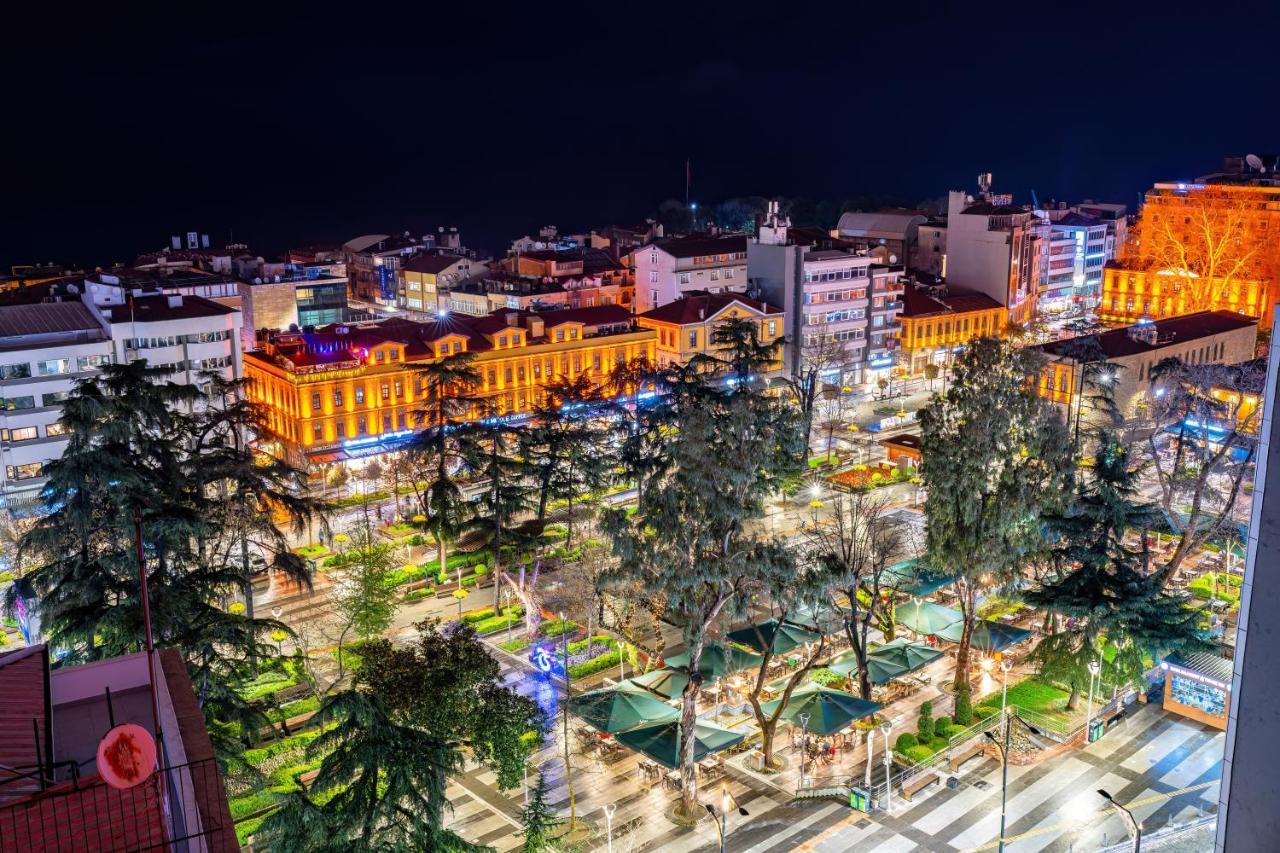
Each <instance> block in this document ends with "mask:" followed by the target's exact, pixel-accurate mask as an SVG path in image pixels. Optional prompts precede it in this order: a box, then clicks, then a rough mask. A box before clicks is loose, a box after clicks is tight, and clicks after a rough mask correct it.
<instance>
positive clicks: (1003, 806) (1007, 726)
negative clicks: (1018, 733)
mask: <svg viewBox="0 0 1280 853" xmlns="http://www.w3.org/2000/svg"><path fill="white" fill-rule="evenodd" d="M1014 720H1017V721H1018V722H1019V723H1022V725H1024V726H1026V728H1027V731H1029V732H1031V734H1032V735H1041V734H1042V733H1041V731H1040V730H1039V729H1037V728H1036V727H1035V726H1033V725H1031V724H1030V723H1028V722H1027V721H1026V720H1024V719H1022V718H1021V717H1019V716H1018V715H1017V714H1008V715H1007V716H1006V717H1005V719H1004V744H1003V745H1002V744H1001V743H1000V740H999V739H998V738H997V737H996V736H995V735H993V734H992V733H991V732H983V734H984V735H986V737H987V740H989V741H991V742H992V743H994V744H995V745H996V749H998V750H1000V762H1001V764H1002V765H1003V767H1002V770H1001V776H1000V853H1004V830H1005V818H1006V817H1007V815H1008V805H1009V734H1010V732H1011V731H1012V729H1013V721H1014ZM1031 742H1032V743H1034V744H1035V745H1036V746H1038V747H1042V744H1040V743H1039V742H1038V741H1036V739H1035V737H1032V739H1031Z"/></svg>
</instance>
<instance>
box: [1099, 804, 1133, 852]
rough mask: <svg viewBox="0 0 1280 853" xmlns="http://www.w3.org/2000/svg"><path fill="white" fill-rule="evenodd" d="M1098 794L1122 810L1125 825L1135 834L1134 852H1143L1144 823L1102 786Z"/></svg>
mask: <svg viewBox="0 0 1280 853" xmlns="http://www.w3.org/2000/svg"><path fill="white" fill-rule="evenodd" d="M1098 796H1099V797H1102V799H1104V800H1106V801H1107V802H1108V803H1110V804H1111V805H1112V806H1114V807H1115V809H1116V811H1118V812H1120V817H1121V818H1123V819H1124V822H1125V825H1126V826H1127V827H1128V828H1129V832H1130V833H1132V834H1133V853H1141V851H1142V824H1140V823H1138V819H1137V818H1135V817H1134V816H1133V812H1131V811H1129V810H1128V809H1126V808H1125V807H1124V806H1122V805H1120V804H1119V803H1117V802H1116V801H1115V799H1114V798H1112V796H1111V795H1110V794H1108V793H1107V792H1106V791H1104V790H1103V789H1102V788H1099V789H1098Z"/></svg>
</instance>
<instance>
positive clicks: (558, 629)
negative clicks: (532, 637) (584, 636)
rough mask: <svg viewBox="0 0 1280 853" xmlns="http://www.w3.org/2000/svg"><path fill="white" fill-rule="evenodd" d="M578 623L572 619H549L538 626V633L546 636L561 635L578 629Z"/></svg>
mask: <svg viewBox="0 0 1280 853" xmlns="http://www.w3.org/2000/svg"><path fill="white" fill-rule="evenodd" d="M578 627H579V626H578V623H577V622H574V621H573V620H572V619H565V620H563V621H561V620H559V619H548V620H547V621H546V622H543V623H542V624H541V625H539V626H538V633H540V634H542V636H544V637H559V636H560V635H561V634H571V633H573V632H574V631H576V630H578Z"/></svg>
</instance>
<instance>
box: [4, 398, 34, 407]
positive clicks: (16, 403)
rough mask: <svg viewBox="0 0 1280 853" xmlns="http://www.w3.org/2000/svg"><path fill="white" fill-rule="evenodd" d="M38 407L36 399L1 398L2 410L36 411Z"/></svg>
mask: <svg viewBox="0 0 1280 853" xmlns="http://www.w3.org/2000/svg"><path fill="white" fill-rule="evenodd" d="M35 407H36V398H35V397H30V396H27V397H7V398H0V409H8V410H9V411H13V410H14V409H34V408H35Z"/></svg>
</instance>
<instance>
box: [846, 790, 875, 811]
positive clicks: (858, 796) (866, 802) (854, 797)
mask: <svg viewBox="0 0 1280 853" xmlns="http://www.w3.org/2000/svg"><path fill="white" fill-rule="evenodd" d="M849 808H851V809H854V810H855V811H860V812H869V811H871V794H870V792H868V791H866V790H864V789H862V788H850V789H849Z"/></svg>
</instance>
